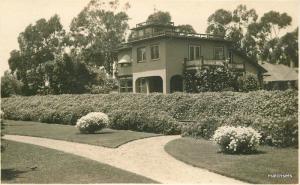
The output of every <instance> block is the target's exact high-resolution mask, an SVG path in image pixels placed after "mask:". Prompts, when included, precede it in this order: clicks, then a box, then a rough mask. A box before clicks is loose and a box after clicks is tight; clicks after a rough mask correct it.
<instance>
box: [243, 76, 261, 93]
mask: <svg viewBox="0 0 300 185" xmlns="http://www.w3.org/2000/svg"><path fill="white" fill-rule="evenodd" d="M238 87H239V89H240V91H243V92H249V91H255V90H258V89H259V82H258V78H257V76H256V75H254V74H252V73H246V74H245V75H243V76H240V77H239V78H238Z"/></svg>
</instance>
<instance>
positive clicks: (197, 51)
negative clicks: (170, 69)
mask: <svg viewBox="0 0 300 185" xmlns="http://www.w3.org/2000/svg"><path fill="white" fill-rule="evenodd" d="M200 55H201V47H200V46H194V45H191V46H190V47H189V58H190V60H198V59H200Z"/></svg>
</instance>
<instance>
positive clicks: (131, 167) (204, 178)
mask: <svg viewBox="0 0 300 185" xmlns="http://www.w3.org/2000/svg"><path fill="white" fill-rule="evenodd" d="M179 137H180V136H158V137H151V138H145V139H140V140H135V141H132V142H129V143H127V144H124V145H121V146H120V147H119V148H116V149H112V148H106V147H101V146H93V145H87V144H80V143H74V142H67V141H61V140H54V139H46V138H38V137H29V136H18V135H5V136H4V137H3V138H4V139H7V140H13V141H17V142H23V143H29V144H34V145H39V146H43V147H47V148H51V149H56V150H60V151H64V152H67V153H71V154H75V155H78V156H82V157H86V158H89V159H92V160H95V161H98V162H101V163H106V164H109V165H111V166H115V167H117V168H120V169H123V170H127V171H130V172H133V173H136V174H139V175H142V176H145V177H148V178H150V179H153V180H155V181H158V182H160V183H218V184H242V183H244V182H242V181H238V180H235V179H232V178H229V177H225V176H222V175H219V174H216V173H212V172H209V171H208V170H205V169H201V168H196V167H193V166H190V165H187V164H185V163H183V162H181V161H178V160H176V159H175V158H173V157H172V156H170V155H169V154H167V153H166V152H165V150H164V146H165V144H166V143H168V142H169V141H171V140H173V139H177V138H179Z"/></svg>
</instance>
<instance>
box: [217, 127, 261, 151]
mask: <svg viewBox="0 0 300 185" xmlns="http://www.w3.org/2000/svg"><path fill="white" fill-rule="evenodd" d="M260 138H261V135H260V134H259V133H258V132H257V131H255V130H254V129H253V128H251V127H231V126H222V127H219V128H218V129H217V130H216V131H215V134H214V135H213V141H214V142H215V143H217V144H218V145H219V146H220V147H221V150H222V151H223V152H228V153H252V152H255V151H256V149H257V147H258V145H259V140H260Z"/></svg>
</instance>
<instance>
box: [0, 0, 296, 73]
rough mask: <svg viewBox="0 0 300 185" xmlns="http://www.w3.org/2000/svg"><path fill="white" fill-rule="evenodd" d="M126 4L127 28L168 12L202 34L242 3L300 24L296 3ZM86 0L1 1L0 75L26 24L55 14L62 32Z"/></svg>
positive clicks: (162, 0)
mask: <svg viewBox="0 0 300 185" xmlns="http://www.w3.org/2000/svg"><path fill="white" fill-rule="evenodd" d="M124 1H129V3H130V5H131V8H130V9H129V10H128V11H127V13H128V15H129V17H130V18H131V19H130V21H129V25H130V27H134V26H135V24H137V23H139V22H143V21H145V20H146V19H147V17H148V15H149V14H152V13H153V12H154V8H156V9H157V10H162V11H168V12H170V14H171V16H172V20H173V21H174V22H175V24H176V25H178V24H191V25H192V26H193V27H194V28H195V30H196V31H197V32H198V33H204V32H205V29H206V27H207V18H208V16H209V15H211V14H212V13H213V12H215V10H217V9H220V8H223V9H226V10H234V9H235V8H236V6H237V5H239V4H245V5H247V8H248V9H250V8H254V9H255V10H256V11H257V13H258V15H259V16H261V15H263V14H264V13H265V12H268V11H270V10H275V11H279V12H281V13H282V12H286V13H288V14H289V15H290V16H291V17H292V18H293V22H292V25H291V27H290V28H289V29H288V30H287V31H291V30H293V29H295V28H296V27H297V26H298V25H299V13H298V12H300V8H299V0H239V1H233V0H206V1H204V0H121V3H122V2H124ZM88 2H89V0H1V1H0V39H1V40H0V41H1V42H0V43H1V44H0V67H1V70H0V75H1V76H2V74H3V72H4V71H5V70H7V69H8V63H7V60H8V58H9V53H10V51H11V50H13V49H18V42H17V37H18V34H19V33H20V32H22V31H24V29H25V27H26V26H27V25H29V24H34V23H35V21H37V20H38V19H40V18H46V19H49V18H50V17H51V16H53V15H54V14H58V15H59V16H60V18H61V23H62V24H63V25H64V28H65V29H68V27H69V25H70V22H71V20H72V19H73V18H74V17H75V16H76V15H77V14H78V13H79V12H80V11H81V10H82V9H83V7H84V6H85V5H86V4H87V3H88Z"/></svg>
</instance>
